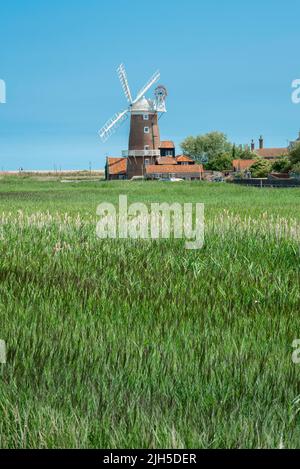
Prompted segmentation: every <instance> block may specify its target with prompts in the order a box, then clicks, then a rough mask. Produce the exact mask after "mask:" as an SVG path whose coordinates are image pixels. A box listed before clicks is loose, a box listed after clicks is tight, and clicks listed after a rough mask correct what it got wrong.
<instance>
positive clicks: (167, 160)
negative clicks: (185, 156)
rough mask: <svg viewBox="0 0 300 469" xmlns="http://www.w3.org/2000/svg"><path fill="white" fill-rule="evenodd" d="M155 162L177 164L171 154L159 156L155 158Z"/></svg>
mask: <svg viewBox="0 0 300 469" xmlns="http://www.w3.org/2000/svg"><path fill="white" fill-rule="evenodd" d="M157 164H164V165H165V164H175V165H176V164H177V162H176V160H175V158H172V156H161V157H160V158H157Z"/></svg>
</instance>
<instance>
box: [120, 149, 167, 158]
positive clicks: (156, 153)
mask: <svg viewBox="0 0 300 469" xmlns="http://www.w3.org/2000/svg"><path fill="white" fill-rule="evenodd" d="M122 156H123V158H128V156H133V157H134V158H135V157H137V156H143V157H147V156H150V157H151V156H157V157H159V156H160V150H125V151H122Z"/></svg>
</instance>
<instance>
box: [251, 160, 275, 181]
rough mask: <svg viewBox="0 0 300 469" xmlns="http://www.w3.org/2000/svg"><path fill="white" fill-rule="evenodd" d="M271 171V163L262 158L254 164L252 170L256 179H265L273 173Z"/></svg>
mask: <svg viewBox="0 0 300 469" xmlns="http://www.w3.org/2000/svg"><path fill="white" fill-rule="evenodd" d="M271 169H272V165H271V163H270V162H269V161H267V160H263V159H262V158H260V159H258V160H257V161H256V162H255V163H253V165H252V166H251V168H250V172H251V175H252V177H254V178H264V177H267V176H268V174H269V173H270V172H271Z"/></svg>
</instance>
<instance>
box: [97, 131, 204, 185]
mask: <svg viewBox="0 0 300 469" xmlns="http://www.w3.org/2000/svg"><path fill="white" fill-rule="evenodd" d="M134 176H142V177H144V178H145V179H152V180H153V179H164V178H179V179H186V180H191V181H192V180H201V179H203V166H202V165H199V164H196V163H195V161H194V160H193V159H192V158H190V157H189V156H186V155H178V156H175V145H174V143H173V142H171V141H169V140H168V141H162V142H160V143H159V153H157V154H156V155H155V156H153V154H152V153H151V151H150V152H149V156H147V152H145V153H144V157H143V158H141V157H138V156H137V157H136V158H134V156H132V157H123V158H116V157H107V159H106V179H108V180H118V179H119V180H120V179H131V178H132V177H134Z"/></svg>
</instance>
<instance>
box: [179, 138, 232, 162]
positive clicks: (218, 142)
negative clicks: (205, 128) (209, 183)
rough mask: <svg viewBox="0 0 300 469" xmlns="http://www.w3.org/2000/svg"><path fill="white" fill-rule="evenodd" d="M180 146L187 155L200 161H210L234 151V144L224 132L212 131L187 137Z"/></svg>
mask: <svg viewBox="0 0 300 469" xmlns="http://www.w3.org/2000/svg"><path fill="white" fill-rule="evenodd" d="M180 146H181V148H182V151H183V152H184V153H185V154H186V155H189V156H191V157H192V158H194V159H195V160H196V161H200V162H204V161H207V162H210V161H211V160H214V159H216V158H217V157H219V156H221V155H224V154H226V153H229V152H231V151H232V144H231V143H230V142H229V141H228V139H227V136H226V135H225V134H224V133H222V132H210V133H207V134H205V135H198V136H196V137H187V138H186V139H185V140H184V141H183V142H182V143H181V145H180Z"/></svg>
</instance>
